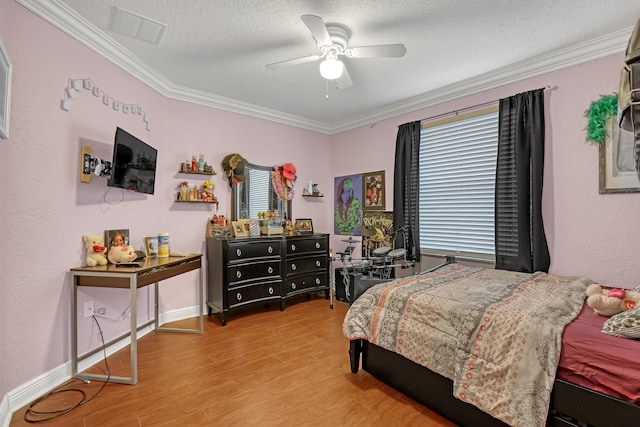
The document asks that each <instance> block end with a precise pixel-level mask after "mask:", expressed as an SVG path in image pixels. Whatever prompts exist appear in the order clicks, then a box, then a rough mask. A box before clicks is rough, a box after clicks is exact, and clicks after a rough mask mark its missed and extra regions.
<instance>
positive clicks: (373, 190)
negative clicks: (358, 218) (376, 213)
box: [362, 171, 385, 211]
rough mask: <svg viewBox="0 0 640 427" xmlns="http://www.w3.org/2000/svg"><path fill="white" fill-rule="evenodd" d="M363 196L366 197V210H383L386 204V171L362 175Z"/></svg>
mask: <svg viewBox="0 0 640 427" xmlns="http://www.w3.org/2000/svg"><path fill="white" fill-rule="evenodd" d="M362 184H363V188H362V194H363V196H364V207H363V208H364V210H381V211H383V210H384V208H385V202H384V190H385V188H384V171H377V172H368V173H365V174H362Z"/></svg>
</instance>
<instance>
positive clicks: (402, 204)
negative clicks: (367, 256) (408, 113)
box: [393, 121, 420, 262]
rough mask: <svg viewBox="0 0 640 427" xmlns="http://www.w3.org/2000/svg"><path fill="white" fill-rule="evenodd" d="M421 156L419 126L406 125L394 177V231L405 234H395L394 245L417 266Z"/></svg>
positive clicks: (400, 134)
mask: <svg viewBox="0 0 640 427" xmlns="http://www.w3.org/2000/svg"><path fill="white" fill-rule="evenodd" d="M419 154H420V122H419V121H417V122H411V123H405V124H403V125H402V126H400V127H399V128H398V136H397V137H396V160H395V169H394V173H393V229H394V230H396V232H398V231H400V230H404V233H398V234H396V236H395V240H394V245H395V247H396V248H399V247H404V248H406V250H407V258H408V259H412V260H414V261H416V262H417V261H420V228H419V218H418V202H419V200H418V199H419V197H420V193H419V191H420V188H419V184H420V179H419V175H420V169H419ZM403 237H404V242H403V241H402V240H403Z"/></svg>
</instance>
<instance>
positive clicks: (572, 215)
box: [331, 54, 640, 288]
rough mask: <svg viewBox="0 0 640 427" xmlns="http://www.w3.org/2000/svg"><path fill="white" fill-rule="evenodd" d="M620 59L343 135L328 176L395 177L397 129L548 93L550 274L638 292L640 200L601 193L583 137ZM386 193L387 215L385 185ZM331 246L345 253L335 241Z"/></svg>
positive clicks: (614, 85) (614, 82) (614, 84)
mask: <svg viewBox="0 0 640 427" xmlns="http://www.w3.org/2000/svg"><path fill="white" fill-rule="evenodd" d="M622 59H623V57H622V55H621V54H620V55H612V56H609V57H605V58H602V59H599V60H595V61H591V62H588V63H585V64H580V65H577V66H573V67H570V68H566V69H564V70H560V71H556V72H552V73H548V74H545V75H542V76H539V77H536V78H532V79H528V80H525V81H522V82H518V83H514V84H510V85H506V86H503V87H500V88H498V89H494V90H489V91H485V92H482V93H479V94H476V95H473V96H469V97H466V98H462V99H458V100H455V101H451V102H447V103H444V104H440V105H437V106H433V107H429V108H424V109H421V110H418V111H414V112H412V113H409V114H404V115H402V116H398V117H393V118H391V119H387V120H382V121H379V122H377V123H371V124H370V125H367V126H362V127H360V128H357V129H353V130H350V131H346V132H343V133H341V134H340V135H336V136H334V138H333V140H332V144H333V146H334V150H333V157H332V162H331V163H332V171H333V175H334V176H342V175H348V174H352V173H359V172H366V171H375V170H379V169H384V170H386V175H387V176H392V174H393V159H394V153H395V137H396V134H397V127H398V126H399V125H401V124H403V123H407V122H410V121H414V120H421V119H424V118H428V117H433V116H436V115H439V114H442V113H447V112H450V111H454V110H456V109H463V108H467V107H472V106H474V105H479V104H483V103H486V102H490V101H492V100H498V99H500V98H504V97H507V96H510V95H512V94H516V93H519V92H525V91H527V90H532V89H537V88H541V87H547V86H548V87H550V89H547V90H546V91H545V97H546V100H547V101H546V105H545V109H546V118H545V121H546V152H545V179H544V193H543V214H544V221H545V228H546V233H547V239H548V242H549V249H550V252H551V272H552V273H556V274H563V275H584V276H587V277H589V278H591V279H593V280H596V281H599V282H601V283H605V284H612V285H615V286H622V287H631V288H633V287H636V286H638V285H639V284H640V283H639V279H638V275H639V269H638V262H637V256H638V253H640V227H638V225H637V224H638V215H639V214H640V194H599V192H598V176H599V175H598V174H599V172H598V148H597V147H595V146H594V145H591V144H589V143H586V142H585V141H586V133H585V130H584V129H585V127H586V125H587V120H586V118H585V117H584V112H585V110H586V109H587V108H588V107H589V105H590V103H591V102H592V101H594V100H597V99H598V98H599V97H600V95H603V94H611V93H613V92H617V90H618V84H619V77H620V68H621V65H620V64H621V63H622ZM337 147H340V148H339V149H338V148H337ZM386 189H387V194H388V195H389V197H388V198H387V209H389V210H391V209H392V208H393V201H392V199H393V197H392V191H393V187H392V183H391V180H390V179H387V185H386ZM333 242H334V246H335V247H337V248H339V249H342V247H344V246H346V243H341V242H340V241H339V238H338V237H337V236H334V238H333Z"/></svg>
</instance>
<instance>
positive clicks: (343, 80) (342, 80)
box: [336, 65, 353, 89]
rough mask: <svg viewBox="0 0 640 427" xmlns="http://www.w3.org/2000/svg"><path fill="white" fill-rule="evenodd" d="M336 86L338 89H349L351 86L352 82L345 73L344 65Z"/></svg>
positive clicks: (346, 72)
mask: <svg viewBox="0 0 640 427" xmlns="http://www.w3.org/2000/svg"><path fill="white" fill-rule="evenodd" d="M336 86H338V89H349V88H350V87H351V86H353V81H352V80H351V76H350V75H349V72H348V71H347V67H346V65H345V66H344V68H343V69H342V75H341V76H340V77H338V78H337V79H336Z"/></svg>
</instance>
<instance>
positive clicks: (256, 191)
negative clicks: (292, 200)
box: [248, 168, 271, 218]
mask: <svg viewBox="0 0 640 427" xmlns="http://www.w3.org/2000/svg"><path fill="white" fill-rule="evenodd" d="M249 182H250V183H251V200H249V201H248V202H249V203H248V205H249V218H258V212H267V211H268V210H269V197H270V195H271V173H265V172H264V171H262V170H258V169H253V168H251V169H249Z"/></svg>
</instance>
